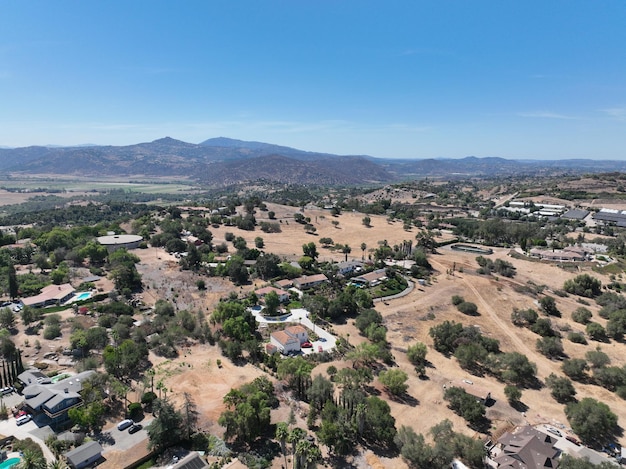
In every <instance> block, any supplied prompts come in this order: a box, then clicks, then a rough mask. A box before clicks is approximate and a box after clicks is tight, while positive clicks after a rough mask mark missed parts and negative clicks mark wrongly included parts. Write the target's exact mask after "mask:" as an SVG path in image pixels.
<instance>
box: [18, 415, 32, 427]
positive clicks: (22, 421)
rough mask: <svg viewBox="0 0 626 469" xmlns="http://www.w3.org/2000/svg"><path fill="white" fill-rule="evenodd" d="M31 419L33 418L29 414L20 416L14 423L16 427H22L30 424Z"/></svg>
mask: <svg viewBox="0 0 626 469" xmlns="http://www.w3.org/2000/svg"><path fill="white" fill-rule="evenodd" d="M32 419H33V416H32V415H30V414H26V415H22V416H21V417H18V418H16V419H15V423H16V424H18V425H24V424H25V423H28V422H30V421H31V420H32Z"/></svg>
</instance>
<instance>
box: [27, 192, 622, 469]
mask: <svg viewBox="0 0 626 469" xmlns="http://www.w3.org/2000/svg"><path fill="white" fill-rule="evenodd" d="M268 209H269V210H272V211H274V212H275V213H276V218H277V221H278V222H280V221H282V223H281V227H282V230H283V231H282V233H276V234H268V233H263V232H261V231H260V230H256V231H252V232H248V231H241V230H238V229H237V228H235V227H224V226H220V227H218V228H213V227H211V228H210V230H211V231H212V233H213V235H214V243H220V242H222V241H223V240H224V236H225V233H226V232H232V233H234V234H235V235H236V236H242V237H243V238H244V239H246V241H247V242H248V245H249V246H253V245H254V238H255V237H257V236H261V237H262V238H263V239H264V242H265V250H266V251H267V252H273V253H276V254H278V255H280V256H284V257H286V258H288V259H297V258H299V257H301V256H302V244H304V243H308V242H310V241H314V242H316V243H317V244H318V243H319V239H320V238H322V237H331V238H332V239H333V240H334V241H335V242H336V243H341V244H348V245H349V246H351V247H352V252H351V253H350V254H349V256H348V258H349V259H361V256H362V252H361V249H360V244H361V243H362V242H365V243H366V244H367V248H368V251H369V249H372V248H375V247H376V246H377V245H378V242H379V241H382V240H387V241H388V243H389V244H390V245H392V246H393V245H394V244H399V243H401V242H402V241H403V240H409V239H410V240H415V235H416V234H417V233H418V230H417V229H416V228H414V229H413V230H412V231H410V232H407V231H405V230H404V229H403V226H402V223H401V222H394V223H389V222H387V219H386V217H384V216H372V215H370V218H371V220H372V222H371V223H372V227H371V228H366V227H364V226H363V224H362V218H363V216H364V215H363V214H361V213H353V212H348V213H343V214H341V215H340V216H338V217H336V218H335V217H332V216H331V215H330V213H329V212H327V211H324V210H320V209H310V210H309V209H307V210H305V212H304V215H305V216H308V217H310V218H311V220H312V223H313V225H314V226H315V227H316V228H317V233H316V234H315V235H309V234H306V233H305V232H304V227H303V226H302V225H300V224H297V223H295V222H294V221H293V213H295V212H296V211H297V210H299V209H298V208H295V207H284V206H278V205H275V204H268ZM266 213H267V212H259V213H257V214H256V217H257V220H259V221H261V220H265V219H267V215H266ZM333 220H337V221H339V225H338V227H337V228H335V227H334V226H333V225H332V223H331V222H332V221H333ZM227 244H229V245H230V243H227ZM318 246H319V244H318ZM231 250H232V247H231ZM319 251H320V260H331V259H332V260H335V261H341V260H343V259H344V255H343V254H341V253H340V252H337V253H333V252H331V251H330V250H327V249H322V248H319ZM134 253H136V254H137V255H138V256H139V257H140V259H141V263H140V264H139V265H138V270H139V271H140V273H141V274H142V276H143V279H144V284H145V286H146V288H145V290H144V293H143V300H144V302H146V303H147V304H154V302H155V301H156V300H157V299H160V298H165V299H169V300H170V301H173V302H174V303H175V305H176V307H177V308H178V309H190V310H193V311H197V310H202V311H205V313H207V314H209V313H210V312H211V311H212V310H213V308H214V307H215V304H216V303H217V301H219V299H220V298H222V297H225V296H227V295H228V293H229V292H230V291H232V290H233V288H234V287H233V286H232V284H231V283H230V282H229V281H227V280H225V279H217V278H204V280H205V281H206V283H207V291H206V292H199V291H198V290H197V288H196V287H195V282H196V280H197V279H198V277H197V276H195V274H192V273H190V272H184V271H181V270H180V268H179V267H178V265H177V260H176V259H175V258H174V257H172V256H169V255H168V254H166V253H165V252H164V251H163V250H161V249H155V248H149V249H146V250H135V251H134ZM508 253H509V251H508V250H505V249H495V252H494V254H493V255H492V256H490V257H491V258H492V259H495V258H502V259H506V260H507V261H509V262H511V263H512V264H513V265H515V266H516V268H517V275H516V277H515V278H514V279H504V278H500V279H497V278H496V276H491V277H485V276H480V275H478V274H476V267H477V264H476V261H475V257H476V256H475V255H473V254H468V253H461V252H456V251H452V250H450V249H448V248H441V249H440V251H439V254H436V255H433V256H431V258H430V260H431V263H432V264H433V267H434V268H435V269H436V270H437V273H436V274H435V275H434V277H433V281H432V283H431V285H429V286H425V287H419V286H416V288H415V289H414V290H413V292H411V293H410V294H409V295H407V296H405V297H402V298H398V299H394V300H389V301H387V302H386V303H387V304H385V303H382V302H381V303H376V309H377V310H378V311H380V312H381V313H382V315H383V317H384V318H385V321H386V325H387V327H388V329H389V331H388V334H387V337H388V340H389V342H390V343H391V345H392V351H393V354H394V357H395V359H396V363H397V365H398V366H399V367H400V368H401V369H403V370H405V371H406V372H407V374H408V375H409V381H408V384H409V390H408V395H409V396H410V397H411V399H407V400H405V401H404V402H401V401H397V400H392V399H389V404H390V406H391V411H392V415H393V416H394V417H395V419H396V426H397V427H400V426H401V425H407V426H412V427H413V428H414V429H415V430H416V431H417V432H422V433H425V432H427V431H428V429H429V428H430V427H432V426H433V425H435V424H437V423H439V422H440V421H442V420H443V419H446V418H447V419H449V420H451V421H452V422H453V424H454V428H455V430H457V431H460V432H463V433H466V434H468V435H471V436H477V437H482V436H483V435H476V434H475V432H474V431H473V430H471V429H469V428H468V427H467V425H466V424H465V422H464V420H463V419H461V418H460V417H458V416H457V415H456V414H454V413H453V412H452V411H450V410H449V409H448V408H447V406H446V403H445V401H443V399H442V396H443V385H444V384H450V382H456V381H458V380H461V379H470V380H471V381H473V382H474V383H475V385H476V386H480V387H482V388H487V389H489V390H490V391H491V393H492V395H493V397H494V398H495V399H496V404H495V405H494V406H492V407H490V408H489V410H488V414H487V416H488V417H490V418H491V419H492V424H493V427H492V432H495V431H498V429H501V428H504V427H506V426H509V425H510V424H520V423H524V421H527V422H529V423H541V422H551V423H553V424H559V423H561V424H563V425H565V426H567V420H566V418H565V414H564V411H563V409H564V408H563V406H562V405H561V404H558V403H557V402H556V401H554V399H552V397H551V396H550V395H549V391H548V390H547V389H546V388H542V389H538V390H524V391H523V396H522V402H523V403H524V404H526V405H527V406H528V410H527V411H526V413H525V415H522V414H521V413H520V412H518V411H516V410H514V409H513V408H511V407H510V406H509V405H508V403H507V401H506V399H505V397H504V392H503V389H504V385H503V384H502V383H499V382H498V381H497V380H495V379H494V378H492V377H490V376H482V377H478V376H472V375H470V374H469V373H467V372H465V371H464V370H462V369H461V368H460V367H459V365H458V364H457V362H456V360H455V359H454V358H446V357H444V356H443V355H441V354H440V353H438V352H436V351H434V349H433V348H432V339H431V338H430V337H429V335H428V331H429V329H430V327H432V326H433V325H434V324H437V323H439V322H441V321H443V320H446V319H449V320H454V321H457V322H461V323H463V324H465V325H477V326H479V327H480V329H481V331H482V332H483V333H484V334H486V335H488V336H490V337H494V338H497V339H498V340H499V341H500V344H501V349H502V350H503V351H507V352H508V351H519V352H522V353H524V354H526V355H527V356H528V357H529V359H530V360H531V361H533V362H535V363H536V364H537V368H538V377H539V378H540V379H541V380H542V381H543V380H545V378H546V377H547V376H548V375H549V374H550V373H552V372H554V373H557V374H560V362H558V361H552V360H549V359H547V358H545V357H544V356H543V355H541V354H539V353H538V352H537V351H536V350H535V342H536V340H537V337H538V336H536V335H535V334H533V333H532V332H530V331H528V330H526V329H521V328H517V327H515V326H513V325H512V323H511V321H510V315H511V311H512V310H513V308H514V307H517V308H529V307H534V308H535V309H537V305H536V304H535V301H536V298H534V297H531V296H529V295H527V294H521V293H518V292H516V291H515V290H514V288H515V287H519V286H523V285H526V284H527V282H528V281H533V282H534V283H535V284H538V285H546V286H547V290H546V292H547V293H548V294H550V293H549V292H550V291H554V290H557V289H561V288H562V286H563V283H564V281H565V280H567V279H569V278H572V277H574V276H575V275H576V274H577V273H578V272H576V273H571V272H568V271H566V270H564V269H561V268H560V267H558V266H557V265H553V264H545V263H540V262H530V261H527V260H524V259H515V258H512V257H510V256H508ZM367 254H368V253H367V251H366V253H365V256H367ZM453 265H456V269H457V272H456V273H455V274H454V275H448V274H446V273H445V272H446V271H448V269H451V268H452V266H453ZM459 268H462V269H463V272H458V270H459ZM593 275H594V276H596V277H598V278H600V279H601V280H602V282H603V283H607V280H608V278H607V277H602V276H600V275H598V274H595V273H593ZM259 284H260V282H257V285H259ZM254 287H255V286H253V285H249V286H246V287H244V288H241V289H239V292H240V293H244V294H245V293H246V292H247V291H249V290H251V289H252V288H254ZM452 295H461V296H463V297H464V298H465V299H466V300H468V301H472V302H474V303H476V304H477V305H478V308H479V312H480V316H476V317H468V316H464V315H462V314H461V313H459V312H458V311H457V310H456V308H455V307H454V306H453V305H452V304H451V296H452ZM552 296H554V295H552ZM555 299H556V302H557V305H558V307H559V309H560V310H561V311H562V313H563V317H562V318H560V319H558V318H556V319H552V322H553V323H554V324H555V325H556V326H557V327H563V326H565V325H569V326H570V327H571V328H572V330H582V327H581V325H579V324H576V323H573V322H572V321H571V320H570V316H571V312H572V311H573V310H574V309H576V308H577V307H579V306H580V303H578V302H577V301H576V298H574V297H571V296H570V297H567V298H562V297H558V296H555ZM590 303H593V302H590ZM588 308H589V309H590V310H592V311H593V312H594V320H595V321H598V322H600V323H602V324H605V322H606V321H604V320H603V319H601V318H598V317H597V311H598V307H597V306H595V304H592V305H591V306H588ZM66 314H69V315H71V312H68V313H66ZM429 314H432V315H434V319H428V316H427V315H429ZM334 329H335V331H336V332H337V333H338V334H339V335H342V336H344V337H347V338H349V340H350V342H351V343H353V344H356V343H358V342H360V341H363V340H365V339H364V338H362V337H361V336H360V335H359V333H358V330H357V329H356V328H355V327H354V321H353V320H349V321H348V322H347V323H346V324H343V325H337V326H334ZM65 337H69V334H65V333H64V338H65ZM32 340H33V339H32V338H31V342H32ZM40 340H41V339H40ZM416 341H421V342H424V343H425V344H427V346H428V347H429V353H428V357H427V358H428V359H429V360H430V362H431V363H432V367H431V368H428V369H427V379H424V380H420V379H419V378H418V377H417V376H416V374H415V372H414V370H413V368H412V366H411V365H410V363H409V362H408V360H407V358H406V353H405V351H406V348H407V347H408V346H409V345H411V344H413V343H415V342H416ZM42 342H43V340H42ZM52 342H53V343H55V344H56V343H57V342H58V341H57V342H55V341H52ZM563 344H564V347H565V351H566V353H567V354H568V355H569V356H570V357H582V356H583V355H584V353H585V352H586V351H588V350H591V349H593V348H595V347H596V345H598V344H596V343H594V342H590V343H589V345H587V346H583V345H578V344H573V343H571V342H569V341H567V340H564V341H563ZM58 345H61V344H60V343H59V344H58ZM600 345H601V347H602V350H603V351H605V352H606V353H607V354H608V355H609V356H610V357H611V359H612V360H613V364H617V365H620V364H622V363H623V358H622V357H623V356H624V352H625V351H626V350H625V345H624V344H618V343H615V342H611V343H607V344H600ZM31 350H32V349H31ZM40 356H41V355H40ZM150 359H151V361H152V363H153V364H154V368H155V370H156V377H155V384H156V382H157V381H158V380H161V379H162V380H163V381H164V383H165V385H166V387H167V389H168V396H171V398H172V399H173V400H174V402H176V403H180V402H181V401H182V397H183V393H185V392H188V393H189V394H190V395H191V396H192V397H193V399H194V401H195V403H196V405H197V407H198V411H199V412H200V426H201V428H202V429H204V430H206V431H210V432H212V433H215V434H218V435H221V434H222V433H223V429H222V428H221V427H220V426H219V425H217V418H218V417H219V414H220V413H221V412H222V410H223V409H224V406H223V404H222V399H223V396H224V395H225V394H226V393H227V392H228V391H229V390H230V389H231V388H232V387H237V386H240V385H241V384H243V383H245V382H249V381H251V380H252V379H254V378H255V377H257V376H259V375H261V374H262V371H261V370H259V369H258V368H256V367H253V366H251V365H246V366H236V365H233V364H232V363H230V362H229V360H227V359H224V358H222V357H221V353H220V351H219V348H218V347H216V346H214V347H211V346H208V345H195V346H192V347H191V348H190V349H188V350H185V351H182V352H181V355H180V357H179V358H177V359H176V360H172V361H169V360H164V359H162V358H159V357H155V356H152V355H151V357H150ZM218 359H220V360H221V361H222V368H218V366H217V360H218ZM330 364H331V363H326V364H323V365H319V366H318V367H317V368H316V369H315V370H314V371H313V374H314V375H315V374H317V373H325V372H326V369H327V368H328V366H329V365H330ZM332 364H334V365H335V366H337V367H338V368H340V367H342V366H349V364H347V363H346V362H345V361H336V362H334V363H332ZM374 385H375V387H376V388H377V389H378V390H379V391H380V392H381V394H382V395H383V396H384V394H385V391H384V390H383V389H382V388H381V387H380V385H379V384H378V382H377V381H375V382H374ZM575 387H576V389H577V391H578V396H577V397H578V398H582V397H586V396H589V397H594V398H596V399H598V400H601V401H603V402H606V403H607V404H608V405H609V406H610V407H611V408H612V410H613V412H615V413H616V414H617V415H618V417H619V421H620V423H621V424H622V425H626V423H625V422H626V406H624V405H623V402H622V400H621V399H619V398H618V397H616V396H615V394H613V393H610V392H608V391H606V390H604V389H602V388H600V387H597V386H590V385H581V384H579V383H575ZM136 391H137V393H138V394H137V396H135V398H138V396H139V391H141V389H139V386H138V387H137V388H136ZM129 398H131V399H132V398H133V397H131V396H129ZM279 398H280V399H281V402H282V403H283V404H282V405H281V407H280V408H279V409H277V410H276V411H274V412H273V413H272V420H273V421H274V422H278V421H285V420H286V419H287V417H288V415H289V409H290V408H293V409H294V411H295V413H296V418H297V421H298V425H299V426H300V427H302V428H306V425H305V419H306V404H296V403H290V402H289V401H288V399H287V396H286V395H285V394H283V393H282V392H280V393H279ZM298 405H299V406H300V407H298ZM290 406H291V407H290ZM622 440H623V441H622V444H626V439H622ZM281 462H282V459H281V458H277V460H276V461H275V464H274V465H273V467H274V468H279V467H280V466H281ZM351 462H352V464H353V465H354V466H355V467H358V468H360V469H361V468H362V469H365V468H378V467H393V468H396V467H397V468H402V469H404V468H406V465H405V464H404V463H403V462H402V461H400V460H399V459H393V460H388V459H385V458H384V457H382V456H380V455H376V454H374V453H372V452H370V451H367V452H363V453H362V454H360V455H358V456H357V457H355V458H354V460H353V461H351Z"/></svg>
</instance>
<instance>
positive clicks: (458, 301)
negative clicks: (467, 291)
mask: <svg viewBox="0 0 626 469" xmlns="http://www.w3.org/2000/svg"><path fill="white" fill-rule="evenodd" d="M464 301H465V300H464V299H463V297H462V296H459V295H453V296H452V304H453V305H454V306H458V305H460V304H461V303H463V302H464Z"/></svg>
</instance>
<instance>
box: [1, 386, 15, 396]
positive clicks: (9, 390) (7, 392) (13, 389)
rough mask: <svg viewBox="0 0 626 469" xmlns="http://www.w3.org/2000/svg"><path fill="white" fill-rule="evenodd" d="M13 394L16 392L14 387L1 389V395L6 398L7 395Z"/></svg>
mask: <svg viewBox="0 0 626 469" xmlns="http://www.w3.org/2000/svg"><path fill="white" fill-rule="evenodd" d="M12 392H15V388H14V387H12V386H7V387H6V388H2V389H0V395H2V396H6V395H7V394H11V393H12Z"/></svg>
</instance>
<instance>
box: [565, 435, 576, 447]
mask: <svg viewBox="0 0 626 469" xmlns="http://www.w3.org/2000/svg"><path fill="white" fill-rule="evenodd" d="M565 439H566V440H567V441H571V442H572V443H574V444H575V445H577V446H580V441H578V440H577V439H576V438H574V437H573V436H571V435H566V436H565Z"/></svg>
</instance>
